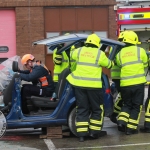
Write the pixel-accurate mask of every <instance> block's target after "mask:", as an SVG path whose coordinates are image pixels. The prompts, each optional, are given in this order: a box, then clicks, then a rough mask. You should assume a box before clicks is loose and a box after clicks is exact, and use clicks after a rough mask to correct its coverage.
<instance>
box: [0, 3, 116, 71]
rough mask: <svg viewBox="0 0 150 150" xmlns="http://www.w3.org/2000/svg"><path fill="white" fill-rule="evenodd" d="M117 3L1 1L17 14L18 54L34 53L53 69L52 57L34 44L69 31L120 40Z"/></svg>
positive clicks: (0, 5)
mask: <svg viewBox="0 0 150 150" xmlns="http://www.w3.org/2000/svg"><path fill="white" fill-rule="evenodd" d="M115 4H116V2H115V0H1V1H0V10H9V9H12V10H14V11H15V15H16V18H15V19H16V20H15V23H16V53H17V55H20V56H22V55H24V54H25V53H32V54H33V55H35V57H36V58H37V59H41V60H42V61H44V62H45V63H46V65H47V66H48V68H49V69H51V70H52V69H53V63H52V54H48V53H47V48H46V47H44V46H36V47H32V42H33V41H36V40H39V39H43V38H46V37H48V36H49V35H50V36H51V35H53V34H54V35H55V34H63V33H66V32H82V33H84V32H89V33H91V32H97V33H100V34H101V33H102V34H105V36H106V37H108V38H112V39H116V33H115V32H116V21H115V11H114V5H115Z"/></svg>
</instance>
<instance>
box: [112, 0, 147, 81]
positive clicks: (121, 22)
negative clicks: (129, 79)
mask: <svg viewBox="0 0 150 150" xmlns="http://www.w3.org/2000/svg"><path fill="white" fill-rule="evenodd" d="M116 2H117V5H115V6H114V10H116V22H117V31H116V33H117V36H118V35H119V34H120V32H122V31H125V30H132V31H135V32H136V33H137V35H138V38H139V43H138V44H139V45H138V46H140V47H142V48H144V49H145V50H146V51H150V0H116ZM146 74H147V71H146ZM147 81H150V72H149V75H148V76H147Z"/></svg>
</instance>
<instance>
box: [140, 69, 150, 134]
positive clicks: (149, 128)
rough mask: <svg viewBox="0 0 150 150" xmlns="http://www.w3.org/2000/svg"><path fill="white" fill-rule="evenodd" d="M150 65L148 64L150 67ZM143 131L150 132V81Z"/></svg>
mask: <svg viewBox="0 0 150 150" xmlns="http://www.w3.org/2000/svg"><path fill="white" fill-rule="evenodd" d="M149 67H150V66H148V69H150V68H149ZM140 131H141V132H144V133H150V83H149V85H148V97H147V99H146V102H145V121H144V127H142V128H140Z"/></svg>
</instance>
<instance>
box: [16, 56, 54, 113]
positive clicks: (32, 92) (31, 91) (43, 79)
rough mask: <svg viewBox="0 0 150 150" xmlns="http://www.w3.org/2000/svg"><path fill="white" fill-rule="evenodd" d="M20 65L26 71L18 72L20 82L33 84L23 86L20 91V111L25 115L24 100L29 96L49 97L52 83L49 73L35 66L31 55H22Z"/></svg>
mask: <svg viewBox="0 0 150 150" xmlns="http://www.w3.org/2000/svg"><path fill="white" fill-rule="evenodd" d="M21 63H22V64H23V65H24V67H26V68H27V69H28V70H18V72H19V73H20V78H21V80H24V81H28V82H32V83H33V84H24V85H23V87H22V90H21V99H22V111H23V113H25V114H27V113H29V110H28V108H27V103H26V98H27V97H31V96H40V97H44V96H48V97H51V96H52V93H53V91H54V83H53V80H52V77H51V75H50V74H49V71H48V70H47V69H46V68H45V67H43V66H42V65H39V64H37V63H36V62H35V57H34V56H33V55H31V54H26V55H24V56H23V57H22V59H21ZM39 83H40V84H39ZM37 85H38V86H37ZM39 85H40V86H39Z"/></svg>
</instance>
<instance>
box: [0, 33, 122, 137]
mask: <svg viewBox="0 0 150 150" xmlns="http://www.w3.org/2000/svg"><path fill="white" fill-rule="evenodd" d="M87 36H88V35H86V34H70V35H67V36H66V35H64V36H57V37H53V38H48V39H44V40H40V41H36V42H33V45H39V44H44V45H46V46H48V47H49V49H50V50H52V51H53V50H54V49H55V48H56V47H57V46H58V45H59V44H64V47H62V48H61V49H59V51H58V53H61V52H63V51H66V50H67V49H69V48H70V47H71V46H72V45H76V44H78V45H80V44H82V43H84V41H85V40H86V38H87ZM108 46H111V47H112V52H111V54H110V55H109V58H110V59H111V60H113V59H114V57H115V55H116V54H117V52H118V51H120V49H121V48H122V47H123V46H124V43H121V42H118V41H115V40H111V39H105V38H101V47H100V49H101V50H102V51H105V50H106V49H107V47H108ZM17 67H18V64H17V63H16V62H14V63H13V69H14V70H16V68H17ZM69 73H70V69H69V68H67V69H65V70H64V71H63V72H62V73H61V75H60V77H59V81H58V88H57V91H56V94H57V95H58V98H57V100H56V101H50V97H37V96H31V97H28V98H27V99H28V100H27V103H28V104H27V107H28V109H29V110H30V114H29V115H25V114H23V112H22V110H21V80H20V77H19V74H18V73H16V74H14V76H13V78H12V80H11V82H10V84H9V85H8V86H7V88H6V89H5V91H4V103H5V106H4V107H2V108H0V111H1V112H3V114H4V115H5V117H6V120H7V128H8V129H14V128H15V129H16V128H30V127H33V128H44V127H48V126H61V125H67V126H68V127H69V128H70V130H71V132H72V133H73V134H75V135H76V127H75V120H76V119H75V118H76V114H75V107H76V99H75V96H74V90H73V88H72V86H71V85H70V84H69V83H68V82H67V80H66V77H67V75H68V74H69ZM102 82H103V91H104V108H105V116H107V117H108V116H109V115H110V114H111V113H112V111H113V95H112V93H114V90H115V89H114V86H112V87H111V86H110V83H109V80H108V77H107V75H105V74H104V73H103V74H102Z"/></svg>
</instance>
